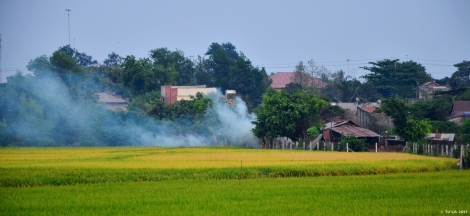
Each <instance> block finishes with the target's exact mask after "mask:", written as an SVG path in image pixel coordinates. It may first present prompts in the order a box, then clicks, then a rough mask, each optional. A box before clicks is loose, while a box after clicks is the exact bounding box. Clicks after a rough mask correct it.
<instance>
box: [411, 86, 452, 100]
mask: <svg viewBox="0 0 470 216" xmlns="http://www.w3.org/2000/svg"><path fill="white" fill-rule="evenodd" d="M450 90H451V89H450V88H449V87H447V86H441V85H439V84H437V83H436V82H427V83H424V84H422V85H419V86H418V98H419V99H422V98H426V97H428V96H429V95H431V94H435V93H437V92H445V91H450Z"/></svg>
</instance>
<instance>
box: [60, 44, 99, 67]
mask: <svg viewBox="0 0 470 216" xmlns="http://www.w3.org/2000/svg"><path fill="white" fill-rule="evenodd" d="M57 51H62V52H64V53H65V54H66V55H68V56H69V57H70V58H72V59H73V60H74V61H75V63H76V64H77V65H79V66H85V67H86V66H93V65H95V66H96V65H97V64H98V62H97V61H96V60H93V57H91V56H89V55H87V54H86V53H80V52H78V50H76V49H74V48H72V47H70V45H65V46H63V47H60V48H59V49H58V50H57Z"/></svg>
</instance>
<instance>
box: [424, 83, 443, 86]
mask: <svg viewBox="0 0 470 216" xmlns="http://www.w3.org/2000/svg"><path fill="white" fill-rule="evenodd" d="M423 86H441V85H439V84H437V83H435V82H427V83H424V84H423Z"/></svg>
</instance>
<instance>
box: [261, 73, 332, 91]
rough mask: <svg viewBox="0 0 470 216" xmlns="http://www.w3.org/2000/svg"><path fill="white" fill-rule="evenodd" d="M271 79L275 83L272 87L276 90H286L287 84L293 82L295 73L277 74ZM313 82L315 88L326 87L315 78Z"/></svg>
mask: <svg viewBox="0 0 470 216" xmlns="http://www.w3.org/2000/svg"><path fill="white" fill-rule="evenodd" d="M270 78H271V80H272V81H273V82H272V83H271V87H273V88H275V89H284V88H285V87H286V85H287V84H289V83H291V82H292V80H293V78H294V72H277V73H275V74H273V75H271V76H270ZM313 80H314V81H313V82H314V84H315V86H320V88H323V87H325V86H326V83H324V82H323V81H321V80H319V79H317V78H313Z"/></svg>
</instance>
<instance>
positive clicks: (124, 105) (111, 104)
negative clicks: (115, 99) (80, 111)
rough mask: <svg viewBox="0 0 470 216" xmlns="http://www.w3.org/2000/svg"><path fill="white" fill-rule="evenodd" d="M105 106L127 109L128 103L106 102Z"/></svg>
mask: <svg viewBox="0 0 470 216" xmlns="http://www.w3.org/2000/svg"><path fill="white" fill-rule="evenodd" d="M105 107H106V109H109V110H112V111H127V108H126V103H105Z"/></svg>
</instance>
